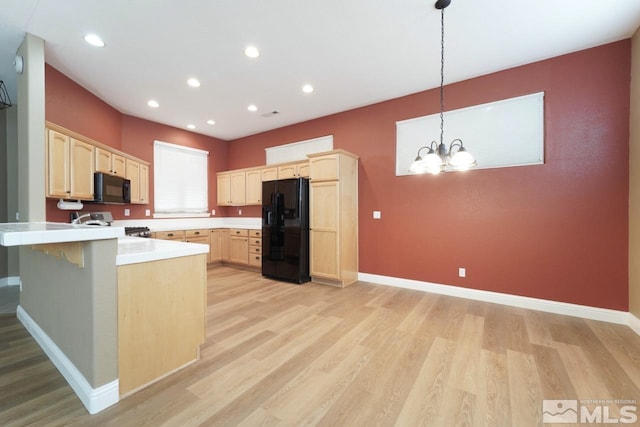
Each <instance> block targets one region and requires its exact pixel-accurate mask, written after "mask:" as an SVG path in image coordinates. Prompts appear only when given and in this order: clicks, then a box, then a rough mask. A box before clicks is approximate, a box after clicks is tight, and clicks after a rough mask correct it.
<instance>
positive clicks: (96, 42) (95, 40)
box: [84, 34, 104, 47]
mask: <svg viewBox="0 0 640 427" xmlns="http://www.w3.org/2000/svg"><path fill="white" fill-rule="evenodd" d="M84 41H86V42H87V43H89V44H90V45H91V46H96V47H104V42H103V41H102V39H101V38H100V36H98V35H97V34H87V35H86V36H84Z"/></svg>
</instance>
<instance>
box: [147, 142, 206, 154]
mask: <svg viewBox="0 0 640 427" xmlns="http://www.w3.org/2000/svg"><path fill="white" fill-rule="evenodd" d="M153 145H154V146H156V145H164V146H165V147H170V148H173V149H174V150H183V151H190V152H192V153H199V154H206V155H207V156H208V155H209V152H208V151H206V150H201V149H199V148H193V147H187V146H185V145H180V144H172V143H170V142H163V141H158V140H157V139H156V140H154V141H153Z"/></svg>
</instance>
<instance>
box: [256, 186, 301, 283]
mask: <svg viewBox="0 0 640 427" xmlns="http://www.w3.org/2000/svg"><path fill="white" fill-rule="evenodd" d="M262 275H263V276H266V277H269V278H272V279H277V280H286V281H288V282H293V283H298V284H300V283H305V282H308V281H309V280H311V278H310V276H309V180H308V179H306V178H294V179H283V180H279V181H266V182H263V183H262Z"/></svg>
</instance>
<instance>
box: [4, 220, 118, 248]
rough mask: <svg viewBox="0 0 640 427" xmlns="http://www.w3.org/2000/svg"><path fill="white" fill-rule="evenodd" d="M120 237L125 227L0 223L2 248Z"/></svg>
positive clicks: (56, 223) (52, 223)
mask: <svg viewBox="0 0 640 427" xmlns="http://www.w3.org/2000/svg"><path fill="white" fill-rule="evenodd" d="M120 236H124V228H123V227H96V226H92V225H76V224H66V223H61V222H9V223H0V245H2V246H20V245H37V244H41V243H62V242H80V241H87V240H103V239H116V238H118V237H120Z"/></svg>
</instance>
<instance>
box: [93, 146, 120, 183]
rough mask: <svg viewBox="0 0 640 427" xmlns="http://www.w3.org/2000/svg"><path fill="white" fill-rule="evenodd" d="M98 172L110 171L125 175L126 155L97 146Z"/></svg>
mask: <svg viewBox="0 0 640 427" xmlns="http://www.w3.org/2000/svg"><path fill="white" fill-rule="evenodd" d="M95 165H96V172H103V173H108V174H110V175H119V176H124V175H125V157H124V156H121V155H119V154H116V153H113V152H112V151H110V150H107V149H104V148H100V147H96V148H95Z"/></svg>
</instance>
